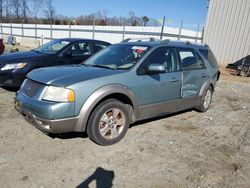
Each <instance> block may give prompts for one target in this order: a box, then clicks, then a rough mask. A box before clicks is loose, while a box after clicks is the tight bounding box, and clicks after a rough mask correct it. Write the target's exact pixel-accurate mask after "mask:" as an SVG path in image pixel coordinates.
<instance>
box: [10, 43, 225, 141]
mask: <svg viewBox="0 0 250 188" xmlns="http://www.w3.org/2000/svg"><path fill="white" fill-rule="evenodd" d="M219 76H220V72H219V68H218V63H217V61H216V59H215V58H214V55H213V53H212V52H211V50H210V49H209V47H208V46H207V45H198V44H192V43H189V42H173V41H169V40H165V41H146V42H145V41H144V42H141V41H136V42H123V43H119V44H116V45H112V46H109V47H108V48H105V49H104V50H102V51H100V52H98V53H97V54H96V55H94V56H92V57H91V58H89V59H88V60H87V61H86V62H85V63H84V64H80V65H71V66H60V67H50V68H41V69H36V70H34V71H32V72H30V73H29V74H28V76H27V79H26V80H25V81H24V83H23V85H22V87H21V89H20V90H19V91H18V92H17V93H16V97H15V108H16V109H17V110H18V111H19V112H20V113H21V114H22V115H23V116H24V118H25V119H26V120H27V121H28V122H29V123H31V124H33V125H34V126H35V127H37V128H38V129H40V130H42V131H44V132H48V133H65V132H84V131H86V132H87V134H88V136H89V137H90V139H91V140H93V141H94V142H96V143H97V144H100V145H111V144H114V143H117V142H119V141H120V140H121V139H122V138H123V137H124V135H125V133H126V132H127V130H128V128H129V125H130V124H131V123H133V122H136V121H138V120H142V119H147V118H152V117H156V116H161V115H164V114H169V113H173V112H177V111H182V110H184V109H196V110H198V111H201V112H205V111H207V110H208V109H209V105H210V103H211V100H212V95H213V92H214V90H215V86H216V82H217V81H218V79H219Z"/></svg>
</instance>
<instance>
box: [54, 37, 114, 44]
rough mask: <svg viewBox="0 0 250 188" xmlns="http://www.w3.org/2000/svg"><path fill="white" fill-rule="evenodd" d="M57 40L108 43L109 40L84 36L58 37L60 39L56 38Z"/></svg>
mask: <svg viewBox="0 0 250 188" xmlns="http://www.w3.org/2000/svg"><path fill="white" fill-rule="evenodd" d="M57 40H65V41H68V42H77V41H89V42H105V43H108V44H110V43H109V42H106V41H101V40H94V39H85V38H60V39H57Z"/></svg>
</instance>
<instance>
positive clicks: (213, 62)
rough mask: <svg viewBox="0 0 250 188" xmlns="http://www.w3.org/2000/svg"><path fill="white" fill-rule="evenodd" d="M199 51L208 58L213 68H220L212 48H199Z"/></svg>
mask: <svg viewBox="0 0 250 188" xmlns="http://www.w3.org/2000/svg"><path fill="white" fill-rule="evenodd" d="M199 52H200V53H201V54H202V55H203V56H204V57H205V58H206V59H207V61H208V62H209V64H210V65H211V66H212V67H213V68H218V62H217V60H216V58H215V56H214V54H213V52H212V51H211V50H205V49H199Z"/></svg>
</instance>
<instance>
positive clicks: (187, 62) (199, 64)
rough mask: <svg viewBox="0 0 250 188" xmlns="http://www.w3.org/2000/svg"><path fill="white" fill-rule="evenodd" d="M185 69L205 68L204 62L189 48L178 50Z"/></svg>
mask: <svg viewBox="0 0 250 188" xmlns="http://www.w3.org/2000/svg"><path fill="white" fill-rule="evenodd" d="M178 53H179V56H180V60H181V63H182V69H183V70H192V69H202V68H204V62H203V61H202V59H201V58H200V57H199V56H198V55H197V54H196V53H195V52H194V51H193V50H189V49H180V50H178Z"/></svg>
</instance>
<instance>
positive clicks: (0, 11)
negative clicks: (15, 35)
mask: <svg viewBox="0 0 250 188" xmlns="http://www.w3.org/2000/svg"><path fill="white" fill-rule="evenodd" d="M0 19H1V21H3V0H0Z"/></svg>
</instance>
